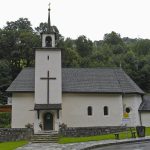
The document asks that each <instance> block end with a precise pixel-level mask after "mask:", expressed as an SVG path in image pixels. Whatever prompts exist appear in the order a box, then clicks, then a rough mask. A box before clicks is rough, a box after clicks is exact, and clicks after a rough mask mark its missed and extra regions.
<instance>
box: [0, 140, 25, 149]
mask: <svg viewBox="0 0 150 150" xmlns="http://www.w3.org/2000/svg"><path fill="white" fill-rule="evenodd" d="M27 143H28V142H27V141H15V142H4V143H0V150H15V149H16V148H18V147H21V146H23V145H25V144H27Z"/></svg>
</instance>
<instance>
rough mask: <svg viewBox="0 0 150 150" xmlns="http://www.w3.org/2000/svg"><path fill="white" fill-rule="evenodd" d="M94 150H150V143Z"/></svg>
mask: <svg viewBox="0 0 150 150" xmlns="http://www.w3.org/2000/svg"><path fill="white" fill-rule="evenodd" d="M94 150H150V142H141V143H133V144H121V145H114V146H106V147H103V148H97V149H94Z"/></svg>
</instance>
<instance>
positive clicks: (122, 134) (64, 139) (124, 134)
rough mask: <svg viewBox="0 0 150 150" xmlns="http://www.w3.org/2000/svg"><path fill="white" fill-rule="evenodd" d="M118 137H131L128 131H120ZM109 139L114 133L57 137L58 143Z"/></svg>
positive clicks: (147, 130)
mask: <svg viewBox="0 0 150 150" xmlns="http://www.w3.org/2000/svg"><path fill="white" fill-rule="evenodd" d="M135 131H136V130H135ZM145 135H146V136H150V128H146V132H145ZM136 137H137V134H136ZM119 138H120V139H129V138H131V132H130V131H128V132H120V134H119ZM111 139H115V136H114V134H107V135H98V136H89V137H61V138H60V139H59V143H60V144H67V143H78V142H88V141H100V140H111Z"/></svg>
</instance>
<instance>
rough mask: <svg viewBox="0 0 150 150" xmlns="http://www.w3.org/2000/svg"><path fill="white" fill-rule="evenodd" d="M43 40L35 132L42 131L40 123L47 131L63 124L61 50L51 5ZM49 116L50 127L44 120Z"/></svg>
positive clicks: (39, 52) (38, 62)
mask: <svg viewBox="0 0 150 150" xmlns="http://www.w3.org/2000/svg"><path fill="white" fill-rule="evenodd" d="M41 39H42V40H41V41H42V47H40V48H36V50H35V101H34V103H35V106H34V110H35V122H34V131H35V132H38V131H40V130H41V129H40V128H39V123H42V125H43V127H44V129H46V130H58V129H59V124H60V123H61V108H62V72H61V69H62V68H61V49H60V48H57V47H56V32H55V30H54V29H53V27H52V26H51V21H50V4H49V8H48V27H47V31H46V32H44V33H42V34H41ZM47 114H50V116H51V118H52V120H51V123H49V125H48V127H47V126H46V124H45V121H44V119H45V118H43V117H44V116H47ZM50 124H51V126H50Z"/></svg>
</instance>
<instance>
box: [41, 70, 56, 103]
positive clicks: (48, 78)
mask: <svg viewBox="0 0 150 150" xmlns="http://www.w3.org/2000/svg"><path fill="white" fill-rule="evenodd" d="M40 79H41V80H47V104H49V81H50V80H56V78H53V77H52V78H50V76H49V71H47V77H42V78H40Z"/></svg>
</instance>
